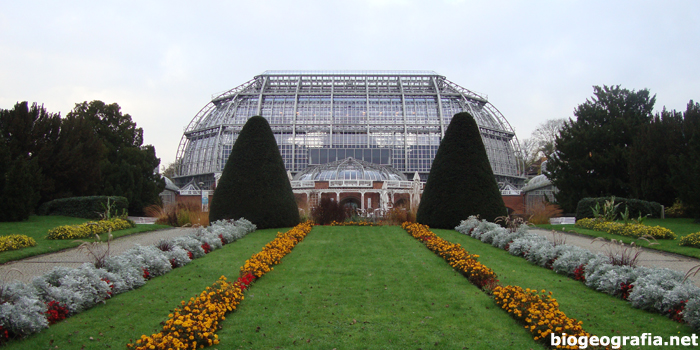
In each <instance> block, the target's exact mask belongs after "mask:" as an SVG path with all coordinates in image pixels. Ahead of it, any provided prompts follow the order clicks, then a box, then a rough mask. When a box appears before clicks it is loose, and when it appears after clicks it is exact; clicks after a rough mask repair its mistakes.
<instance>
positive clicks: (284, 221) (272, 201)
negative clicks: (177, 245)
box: [209, 116, 299, 229]
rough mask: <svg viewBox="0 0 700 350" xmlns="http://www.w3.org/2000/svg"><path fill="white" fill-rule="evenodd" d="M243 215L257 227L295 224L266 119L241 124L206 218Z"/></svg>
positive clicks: (295, 214) (295, 216) (289, 190)
mask: <svg viewBox="0 0 700 350" xmlns="http://www.w3.org/2000/svg"><path fill="white" fill-rule="evenodd" d="M240 218H245V219H247V220H250V221H251V222H252V223H254V224H255V225H257V227H258V228H259V229H261V228H277V227H291V226H296V225H297V224H298V223H299V210H298V208H297V204H296V200H295V199H294V193H293V192H292V186H291V184H290V183H289V178H288V177H287V172H286V170H285V168H284V162H283V161H282V156H281V155H280V152H279V149H278V148H277V142H276V141H275V137H274V135H273V133H272V129H270V124H268V122H267V120H266V119H265V118H263V117H260V116H255V117H251V118H250V119H248V122H246V124H245V125H244V126H243V129H242V130H241V132H240V134H239V135H238V139H237V140H236V143H235V144H234V145H233V148H232V149H231V155H230V156H229V158H228V161H226V166H225V167H224V172H223V173H222V174H221V179H219V183H218V185H217V187H216V190H215V191H214V196H213V198H212V201H211V207H210V211H209V221H210V222H214V221H216V220H220V219H234V220H236V219H240Z"/></svg>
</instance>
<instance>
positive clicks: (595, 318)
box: [432, 230, 694, 349]
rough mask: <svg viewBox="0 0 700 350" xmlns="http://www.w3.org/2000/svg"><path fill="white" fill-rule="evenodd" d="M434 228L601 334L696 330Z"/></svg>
mask: <svg viewBox="0 0 700 350" xmlns="http://www.w3.org/2000/svg"><path fill="white" fill-rule="evenodd" d="M432 231H433V232H435V234H437V235H439V236H440V237H442V238H444V239H446V240H448V241H450V242H453V243H459V244H461V245H462V247H464V249H466V250H467V251H469V252H470V253H472V254H478V255H479V256H480V257H479V261H481V262H482V263H483V264H484V265H486V266H488V267H490V268H491V269H493V270H494V271H495V272H496V274H497V275H498V279H499V280H500V282H501V284H503V285H507V284H510V285H517V286H520V287H523V288H530V289H537V290H542V289H546V290H547V291H550V292H552V293H553V297H554V298H555V299H557V301H558V302H559V308H560V309H561V310H562V311H564V313H566V315H567V316H569V317H573V318H576V319H578V320H579V321H583V328H584V329H585V330H586V331H588V332H589V333H592V334H595V335H599V336H604V335H606V336H614V335H623V336H624V335H628V336H633V335H637V336H639V335H641V334H642V333H645V332H651V333H653V334H654V335H655V336H656V335H659V336H663V337H666V339H668V338H667V337H668V336H671V335H675V336H678V335H680V336H684V335H688V336H689V335H692V334H693V333H694V332H693V331H692V329H691V328H690V327H688V326H686V325H684V324H680V323H677V322H674V321H672V320H671V319H669V318H667V317H665V316H662V315H659V314H656V313H651V312H647V311H643V310H639V309H635V308H632V307H631V306H630V304H629V302H627V301H625V300H622V299H618V298H616V297H612V296H610V295H607V294H605V293H601V292H597V291H595V290H593V289H590V288H588V287H586V286H585V285H584V284H583V283H582V282H579V281H576V280H574V279H572V278H569V277H567V276H565V275H560V274H557V273H555V272H554V271H552V270H549V269H545V268H542V267H540V266H537V265H534V264H532V263H530V262H528V261H527V260H525V259H523V258H520V257H516V256H513V255H510V254H509V253H508V252H507V251H505V250H502V249H499V248H496V247H493V246H491V245H490V244H487V243H484V242H481V241H480V240H478V239H476V238H473V237H470V236H467V235H464V234H461V233H459V232H457V231H454V230H432ZM641 348H642V349H644V347H641ZM649 348H650V349H651V348H653V347H649ZM657 348H658V347H657ZM635 349H636V347H635Z"/></svg>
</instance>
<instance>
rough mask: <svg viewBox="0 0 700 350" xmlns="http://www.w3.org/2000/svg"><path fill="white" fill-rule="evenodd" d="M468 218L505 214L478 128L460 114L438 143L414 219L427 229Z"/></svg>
mask: <svg viewBox="0 0 700 350" xmlns="http://www.w3.org/2000/svg"><path fill="white" fill-rule="evenodd" d="M470 215H479V216H480V217H481V218H482V219H486V220H488V221H494V220H495V219H496V218H497V217H499V216H505V215H508V211H507V210H506V207H505V204H504V203H503V198H502V197H501V192H500V191H499V190H498V184H497V183H496V179H495V177H494V175H493V170H492V169H491V164H490V163H489V159H488V156H487V155H486V149H485V148H484V143H483V141H482V140H481V133H480V132H479V127H478V126H477V124H476V121H475V120H474V118H473V117H472V116H471V115H470V114H469V113H467V112H463V113H459V114H456V115H455V116H454V118H452V121H451V122H450V125H449V126H448V128H447V131H445V137H444V139H443V140H442V142H440V147H439V148H438V151H437V153H436V154H435V159H434V160H433V165H432V167H431V169H430V175H429V176H428V181H427V183H426V184H425V189H424V191H423V197H422V198H421V202H420V205H419V207H418V213H417V214H416V219H417V221H418V222H420V223H422V224H425V225H428V226H430V227H434V228H444V229H454V228H455V227H456V226H457V225H459V222H460V221H461V220H465V219H467V217H469V216H470Z"/></svg>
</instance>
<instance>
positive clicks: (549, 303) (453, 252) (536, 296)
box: [401, 222, 590, 349]
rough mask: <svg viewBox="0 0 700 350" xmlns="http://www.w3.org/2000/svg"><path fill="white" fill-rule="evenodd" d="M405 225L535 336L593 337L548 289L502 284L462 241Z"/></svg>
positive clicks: (545, 337)
mask: <svg viewBox="0 0 700 350" xmlns="http://www.w3.org/2000/svg"><path fill="white" fill-rule="evenodd" d="M401 227H402V228H403V229H404V230H406V231H408V233H409V234H411V236H413V237H414V238H416V239H418V240H420V241H422V242H423V244H425V246H426V247H427V248H428V249H430V250H431V251H433V252H434V253H436V254H438V255H440V256H441V257H442V258H443V259H445V260H446V261H447V262H448V263H449V264H450V265H451V266H452V267H454V268H455V270H458V271H460V272H461V273H462V274H463V275H465V276H466V277H467V278H468V279H469V281H470V282H471V283H472V284H474V285H476V286H477V287H479V288H481V289H482V290H484V291H486V292H487V293H490V294H492V295H493V296H494V299H495V301H496V303H497V304H498V305H499V306H501V308H503V309H504V310H506V311H507V312H508V313H509V314H511V315H512V316H513V317H514V318H515V319H517V320H519V321H521V322H523V323H525V328H526V329H527V330H528V331H530V333H532V334H533V335H534V339H535V340H538V341H542V342H543V343H544V344H545V345H550V344H551V343H550V342H549V337H550V336H551V335H554V334H555V333H556V334H559V333H566V334H569V335H574V336H577V337H578V336H590V334H589V333H587V332H586V331H584V330H583V327H582V326H581V325H582V323H583V322H581V321H577V320H576V319H574V318H570V317H568V316H566V314H564V312H562V311H561V310H559V304H558V303H557V301H556V299H553V298H552V297H551V292H550V293H547V292H546V291H545V290H542V291H541V294H540V293H538V292H537V291H531V290H530V289H525V290H523V288H521V287H518V286H505V287H504V286H500V285H499V284H498V280H497V279H496V273H495V272H493V270H491V269H490V268H488V267H486V266H485V265H483V264H481V263H480V262H478V261H477V260H476V259H477V258H478V257H479V256H478V255H474V254H469V252H467V251H466V250H464V248H462V246H461V245H459V244H453V243H450V242H449V241H446V240H444V239H442V238H440V237H439V236H437V235H436V234H435V233H433V232H432V231H430V229H429V227H428V226H426V225H421V224H417V223H416V224H412V223H407V222H406V223H404V224H402V225H401ZM555 348H557V349H575V348H577V347H571V346H566V345H562V346H556V347H555Z"/></svg>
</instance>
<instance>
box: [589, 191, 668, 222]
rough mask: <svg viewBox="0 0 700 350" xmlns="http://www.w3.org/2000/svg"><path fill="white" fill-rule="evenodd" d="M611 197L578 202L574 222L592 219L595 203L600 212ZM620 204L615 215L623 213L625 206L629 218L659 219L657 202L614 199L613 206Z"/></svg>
mask: <svg viewBox="0 0 700 350" xmlns="http://www.w3.org/2000/svg"><path fill="white" fill-rule="evenodd" d="M610 198H611V197H598V198H584V199H581V200H580V201H579V202H578V205H577V206H576V220H581V219H586V218H593V217H594V216H593V208H594V207H595V205H596V203H598V204H599V205H600V208H601V211H602V210H603V209H602V208H603V205H604V204H605V202H606V201H609V200H610ZM618 203H619V204H620V205H619V206H618V207H617V211H616V213H617V214H618V215H619V214H620V213H624V212H625V206H627V207H628V208H629V213H630V217H634V218H637V217H638V216H639V215H640V214H641V216H645V215H649V217H652V218H660V217H661V204H659V203H657V202H648V201H643V200H641V199H628V198H620V197H615V204H618Z"/></svg>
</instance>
